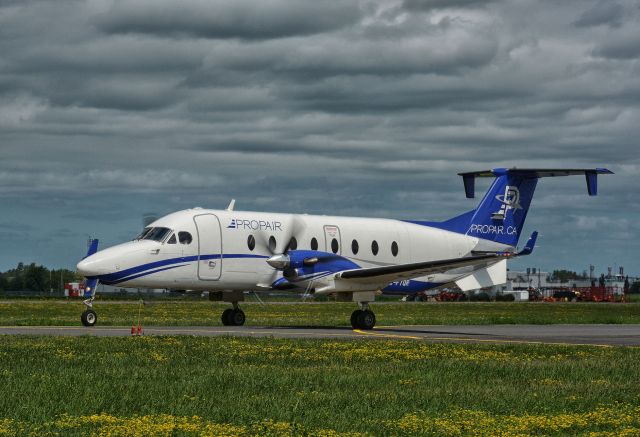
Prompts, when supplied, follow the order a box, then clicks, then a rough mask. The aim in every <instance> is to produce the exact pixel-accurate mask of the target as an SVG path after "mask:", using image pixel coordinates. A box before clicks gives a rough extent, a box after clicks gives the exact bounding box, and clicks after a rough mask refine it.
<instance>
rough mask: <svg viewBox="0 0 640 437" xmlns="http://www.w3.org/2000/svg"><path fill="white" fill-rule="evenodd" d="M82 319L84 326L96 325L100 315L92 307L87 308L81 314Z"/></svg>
mask: <svg viewBox="0 0 640 437" xmlns="http://www.w3.org/2000/svg"><path fill="white" fill-rule="evenodd" d="M80 321H81V322H82V324H83V325H84V326H94V325H95V324H96V322H97V321H98V315H97V314H96V312H95V311H94V310H92V309H86V310H85V311H84V312H83V313H82V315H81V316H80Z"/></svg>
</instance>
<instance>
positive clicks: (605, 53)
mask: <svg viewBox="0 0 640 437" xmlns="http://www.w3.org/2000/svg"><path fill="white" fill-rule="evenodd" d="M593 53H594V55H596V56H601V57H604V58H610V59H635V58H638V57H640V33H639V32H638V31H637V28H636V29H634V28H628V29H623V30H620V31H617V32H615V33H614V34H611V35H608V36H607V37H606V38H605V39H604V40H603V41H602V42H601V43H599V44H598V45H597V46H596V48H595V49H594V51H593Z"/></svg>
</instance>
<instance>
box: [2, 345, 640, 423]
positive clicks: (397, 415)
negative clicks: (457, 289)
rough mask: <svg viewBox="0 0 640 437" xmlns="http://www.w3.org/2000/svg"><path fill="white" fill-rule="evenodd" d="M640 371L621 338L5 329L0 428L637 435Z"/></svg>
mask: <svg viewBox="0 0 640 437" xmlns="http://www.w3.org/2000/svg"><path fill="white" fill-rule="evenodd" d="M639 376H640V349H638V348H624V347H615V348H604V347H586V346H551V345H468V344H464V345H463V344H428V343H424V342H419V341H401V340H368V339H363V340H357V341H335V340H282V339H269V338H226V337H217V338H196V337H186V336H185V337H140V338H135V337H133V338H132V337H124V338H103V337H102V338H101V337H78V338H67V337H22V336H4V337H1V336H0V393H2V396H0V435H2V434H3V432H4V433H5V434H8V435H12V434H20V435H22V434H28V433H34V434H36V435H44V434H47V433H60V434H62V435H88V434H91V433H98V434H100V433H102V434H103V435H107V434H108V433H110V432H112V433H118V432H119V433H120V434H124V435H132V434H136V433H138V435H147V434H162V435H199V434H207V433H209V434H211V435H219V434H221V433H223V432H224V431H226V432H228V433H230V434H240V435H243V434H246V435H249V434H258V435H269V434H271V435H298V434H307V435H314V434H316V435H335V433H347V432H357V433H370V434H375V435H415V434H436V435H442V434H455V433H459V434H465V435H481V434H485V435H495V434H499V433H503V434H505V435H506V434H509V433H518V432H519V433H521V434H551V435H554V434H567V433H568V434H584V433H587V432H590V431H603V432H611V433H612V435H618V434H620V433H623V432H628V433H630V434H632V435H637V434H638V433H640V391H639V390H638V377H639ZM331 432H334V434H331Z"/></svg>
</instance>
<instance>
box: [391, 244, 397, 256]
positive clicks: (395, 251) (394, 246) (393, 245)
mask: <svg viewBox="0 0 640 437" xmlns="http://www.w3.org/2000/svg"><path fill="white" fill-rule="evenodd" d="M391 254H392V255H393V256H398V243H396V242H395V241H394V242H393V243H391Z"/></svg>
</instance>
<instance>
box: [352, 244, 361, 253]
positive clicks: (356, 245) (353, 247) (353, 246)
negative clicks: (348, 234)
mask: <svg viewBox="0 0 640 437" xmlns="http://www.w3.org/2000/svg"><path fill="white" fill-rule="evenodd" d="M358 250H360V246H359V245H358V240H353V241H352V242H351V252H353V254H354V255H357V254H358Z"/></svg>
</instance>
